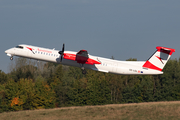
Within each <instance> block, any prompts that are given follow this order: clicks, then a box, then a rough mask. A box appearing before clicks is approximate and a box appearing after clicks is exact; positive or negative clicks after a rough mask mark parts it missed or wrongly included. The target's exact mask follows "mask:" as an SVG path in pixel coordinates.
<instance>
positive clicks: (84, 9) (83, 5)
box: [0, 0, 180, 73]
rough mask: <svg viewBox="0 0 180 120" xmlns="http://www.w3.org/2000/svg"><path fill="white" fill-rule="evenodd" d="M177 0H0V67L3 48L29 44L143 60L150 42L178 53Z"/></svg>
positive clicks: (179, 2) (179, 6)
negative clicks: (83, 50)
mask: <svg viewBox="0 0 180 120" xmlns="http://www.w3.org/2000/svg"><path fill="white" fill-rule="evenodd" d="M179 12H180V0H0V41H1V43H0V46H1V47H0V56H1V57H0V70H2V71H4V72H6V73H7V72H8V66H9V64H10V62H11V61H10V59H9V57H8V56H7V55H6V54H5V53H4V51H5V50H6V49H9V48H11V47H14V46H16V45H18V44H29V45H35V46H40V47H46V48H52V49H53V48H56V49H58V50H59V49H61V48H62V44H63V43H65V50H71V51H79V50H80V49H86V50H88V53H89V54H91V55H96V56H101V57H105V58H111V56H114V58H115V59H117V60H126V59H129V58H137V59H138V60H147V59H148V58H149V57H150V56H151V55H152V53H153V52H154V51H155V50H156V46H164V47H170V48H174V49H176V52H175V53H174V54H173V55H172V58H173V59H174V58H177V59H179V57H180V54H179V53H180V47H179V45H180V15H179Z"/></svg>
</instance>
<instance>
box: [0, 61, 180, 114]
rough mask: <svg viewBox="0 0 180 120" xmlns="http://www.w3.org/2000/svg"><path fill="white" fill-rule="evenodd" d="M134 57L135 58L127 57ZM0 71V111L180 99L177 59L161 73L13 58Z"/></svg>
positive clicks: (169, 63)
mask: <svg viewBox="0 0 180 120" xmlns="http://www.w3.org/2000/svg"><path fill="white" fill-rule="evenodd" d="M129 60H136V59H129ZM9 69H10V72H9V73H7V74H6V73H4V72H3V71H0V112H4V111H18V110H33V109H43V108H55V107H65V106H83V105H103V104H119V103H139V102H153V101H175V100H180V59H179V60H177V59H171V60H169V61H168V63H167V65H166V66H165V68H164V69H163V72H164V74H163V75H154V76H152V75H143V76H137V75H129V76H127V75H116V74H109V73H102V72H97V71H92V70H87V74H86V75H83V74H82V72H81V69H80V68H77V67H72V66H64V65H61V64H55V63H49V62H39V61H35V60H30V59H26V58H16V59H14V61H13V62H11V64H10V66H9Z"/></svg>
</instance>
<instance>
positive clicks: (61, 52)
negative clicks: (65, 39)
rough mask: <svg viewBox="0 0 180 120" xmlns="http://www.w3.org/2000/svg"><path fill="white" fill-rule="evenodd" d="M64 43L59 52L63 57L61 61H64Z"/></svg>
mask: <svg viewBox="0 0 180 120" xmlns="http://www.w3.org/2000/svg"><path fill="white" fill-rule="evenodd" d="M64 46H65V45H64V43H63V47H62V51H59V52H58V53H59V54H60V55H61V59H60V62H62V58H63V56H64Z"/></svg>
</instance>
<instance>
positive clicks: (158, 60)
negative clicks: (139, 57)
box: [143, 46, 175, 71]
mask: <svg viewBox="0 0 180 120" xmlns="http://www.w3.org/2000/svg"><path fill="white" fill-rule="evenodd" d="M156 49H157V51H156V52H155V53H154V54H153V55H152V56H151V57H150V58H149V60H147V61H146V62H145V64H144V65H143V67H144V68H148V69H153V70H158V71H162V69H163V68H164V66H165V65H166V63H167V61H168V60H169V58H170V57H171V55H172V53H173V52H175V49H171V48H166V47H160V46H158V47H156Z"/></svg>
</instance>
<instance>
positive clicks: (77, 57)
mask: <svg viewBox="0 0 180 120" xmlns="http://www.w3.org/2000/svg"><path fill="white" fill-rule="evenodd" d="M64 59H69V60H74V61H77V63H81V64H90V65H94V64H101V63H100V62H99V61H97V60H94V59H92V58H89V55H88V52H87V50H80V51H79V52H77V54H68V53H64Z"/></svg>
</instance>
